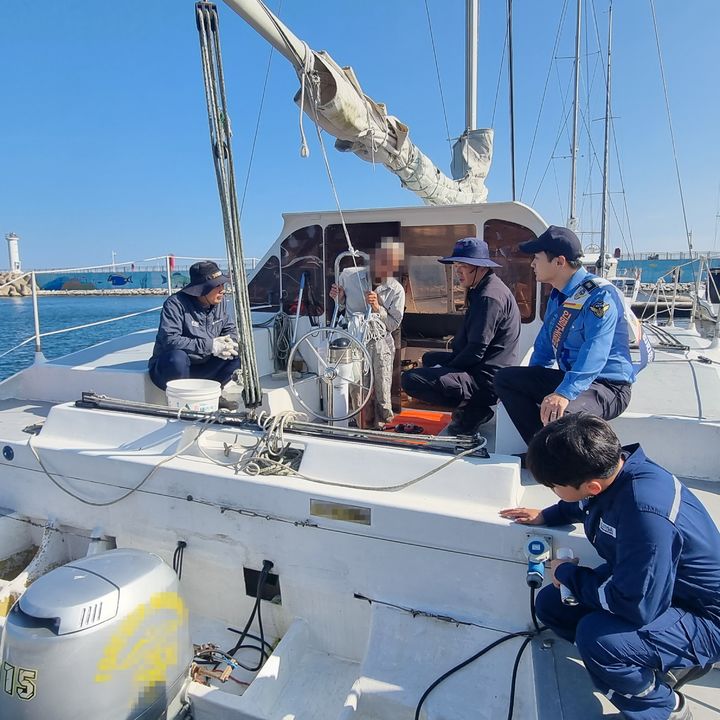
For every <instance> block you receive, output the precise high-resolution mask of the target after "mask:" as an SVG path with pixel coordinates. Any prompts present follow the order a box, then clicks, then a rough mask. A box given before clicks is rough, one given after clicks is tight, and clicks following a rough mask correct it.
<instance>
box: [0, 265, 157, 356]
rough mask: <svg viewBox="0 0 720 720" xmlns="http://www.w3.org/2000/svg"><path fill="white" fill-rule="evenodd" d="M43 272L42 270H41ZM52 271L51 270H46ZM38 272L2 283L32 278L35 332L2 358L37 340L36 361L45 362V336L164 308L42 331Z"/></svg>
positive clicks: (7, 351) (116, 320)
mask: <svg viewBox="0 0 720 720" xmlns="http://www.w3.org/2000/svg"><path fill="white" fill-rule="evenodd" d="M39 272H42V271H39ZM46 272H50V271H46ZM37 274H38V271H35V270H31V271H30V272H26V273H21V274H20V275H14V276H13V279H12V280H10V281H8V282H5V283H3V284H2V285H0V290H1V289H2V288H4V287H6V286H8V285H12V284H13V283H16V282H17V281H18V280H22V279H23V278H29V279H30V287H31V290H32V304H33V326H34V332H33V334H32V335H30V336H29V337H27V338H25V339H24V340H22V341H21V342H19V343H18V344H17V345H14V346H13V347H11V348H10V349H9V350H6V351H4V352H2V353H0V358H3V357H6V356H7V355H10V354H11V353H13V352H15V351H16V350H19V349H20V348H21V347H23V346H25V345H27V344H28V343H30V342H32V341H33V340H34V341H35V362H44V360H45V357H44V355H43V352H42V340H41V339H42V338H44V337H50V336H51V335H62V334H64V333H69V332H75V331H77V330H85V329H87V328H90V327H96V326H98V325H108V324H110V323H114V322H119V321H120V320H127V319H128V318H131V317H137V316H138V315H145V314H147V313H151V312H157V311H158V310H161V309H162V306H161V305H158V306H157V307H154V308H148V309H147V310H139V311H138V312H134V313H127V314H125V315H118V316H116V317H112V318H107V319H106V320H96V321H95V322H90V323H83V324H82V325H73V326H72V327H66V328H60V329H59V330H49V331H47V332H40V313H39V312H38V302H37V298H38V288H37V282H36V279H35V276H36V275H37Z"/></svg>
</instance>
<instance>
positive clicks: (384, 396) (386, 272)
mask: <svg viewBox="0 0 720 720" xmlns="http://www.w3.org/2000/svg"><path fill="white" fill-rule="evenodd" d="M404 255H405V250H404V246H403V244H402V243H401V242H400V241H399V240H397V239H396V238H391V237H383V238H381V239H380V244H379V246H378V247H376V248H375V249H374V250H373V251H372V252H371V253H370V267H369V268H366V267H364V266H359V267H348V268H345V269H344V270H343V271H342V272H341V273H340V277H338V282H337V284H336V285H335V284H333V286H332V287H331V288H330V297H332V298H333V299H334V300H335V301H336V302H338V303H340V304H341V305H344V306H345V310H346V313H347V314H348V315H350V316H352V315H358V314H360V315H362V316H363V317H364V316H365V314H366V312H367V309H368V308H369V309H370V313H371V316H374V317H376V318H378V320H379V325H378V328H379V329H378V330H377V332H376V333H374V332H369V335H368V336H369V337H370V340H369V342H368V345H367V349H368V352H369V354H370V359H371V360H372V364H373V377H374V380H373V385H374V387H373V390H374V425H375V427H376V428H377V429H383V428H384V427H385V425H387V424H388V423H390V422H391V421H392V419H393V409H392V394H391V386H392V373H393V360H394V357H395V341H394V340H393V333H395V332H396V331H398V330H399V329H400V324H401V323H402V319H403V314H404V313H405V290H404V288H403V286H402V285H401V284H400V282H399V281H398V280H397V275H398V273H399V271H400V267H401V266H402V263H403V258H404ZM369 271H370V272H372V279H373V281H374V282H373V283H372V285H374V286H375V289H374V290H373V288H372V285H371V284H370V278H369V277H368V272H369ZM348 322H349V323H350V322H351V318H350V317H349V318H348Z"/></svg>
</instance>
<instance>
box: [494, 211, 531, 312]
mask: <svg viewBox="0 0 720 720" xmlns="http://www.w3.org/2000/svg"><path fill="white" fill-rule="evenodd" d="M534 237H535V233H534V232H533V231H532V230H529V229H528V228H526V227H524V226H523V225H518V224H517V223H512V222H509V221H507V220H488V221H487V222H486V223H485V226H484V227H483V239H484V240H485V242H486V243H487V244H488V246H489V248H490V257H491V258H492V259H493V260H494V261H495V262H496V263H498V264H499V265H500V267H499V268H495V272H496V273H497V275H498V277H499V278H500V279H501V280H502V281H503V282H504V283H505V284H506V285H507V286H508V287H509V288H510V290H512V292H513V295H514V296H515V300H517V304H518V307H519V308H520V316H521V318H522V321H523V322H524V323H529V322H532V321H533V320H534V319H535V301H536V297H537V282H536V281H535V273H534V272H533V270H532V268H531V267H530V263H531V262H532V259H533V256H532V255H527V254H526V253H524V252H520V250H519V249H518V244H519V243H521V242H525V240H531V239H532V238H534Z"/></svg>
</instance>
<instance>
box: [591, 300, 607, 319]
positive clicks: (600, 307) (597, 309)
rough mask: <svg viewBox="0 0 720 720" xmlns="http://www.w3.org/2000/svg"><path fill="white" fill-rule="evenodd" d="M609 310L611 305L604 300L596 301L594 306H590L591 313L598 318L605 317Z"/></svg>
mask: <svg viewBox="0 0 720 720" xmlns="http://www.w3.org/2000/svg"><path fill="white" fill-rule="evenodd" d="M609 309H610V304H609V303H606V302H605V301H604V300H596V301H595V302H594V303H593V304H592V305H590V312H592V314H593V315H594V316H595V317H598V318H601V317H604V316H605V313H606V312H607V311H608V310H609Z"/></svg>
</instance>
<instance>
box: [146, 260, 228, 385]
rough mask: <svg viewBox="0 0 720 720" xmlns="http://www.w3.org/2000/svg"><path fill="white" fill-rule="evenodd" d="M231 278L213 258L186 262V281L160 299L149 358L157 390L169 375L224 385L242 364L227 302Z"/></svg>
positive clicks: (164, 383)
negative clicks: (226, 296)
mask: <svg viewBox="0 0 720 720" xmlns="http://www.w3.org/2000/svg"><path fill="white" fill-rule="evenodd" d="M229 281H230V280H229V278H228V277H226V276H225V275H223V274H222V272H221V270H220V268H219V267H218V266H217V265H216V264H215V263H214V262H211V261H209V260H208V261H202V262H198V263H195V264H194V265H192V266H191V267H190V283H189V284H188V285H186V286H185V287H184V288H183V289H182V290H180V291H179V292H177V293H175V295H171V296H170V297H169V298H168V299H167V300H166V301H165V303H164V304H163V309H162V313H161V314H160V327H159V328H158V332H157V336H156V338H155V347H154V348H153V354H152V357H151V358H150V360H149V362H148V369H149V370H150V379H151V380H152V381H153V382H154V383H155V385H157V386H158V387H159V388H160V389H161V390H165V387H166V386H167V384H168V382H169V381H170V380H180V379H184V378H202V379H205V380H217V381H218V382H219V383H220V384H221V385H225V384H226V383H227V382H228V381H229V380H230V378H231V377H232V374H233V372H234V371H235V370H238V369H239V367H240V361H239V359H238V345H237V340H236V339H235V338H236V337H237V330H236V329H235V323H234V322H233V321H232V320H231V319H230V317H229V315H228V312H227V308H226V307H225V303H224V302H223V301H224V297H225V283H227V282H229Z"/></svg>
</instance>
